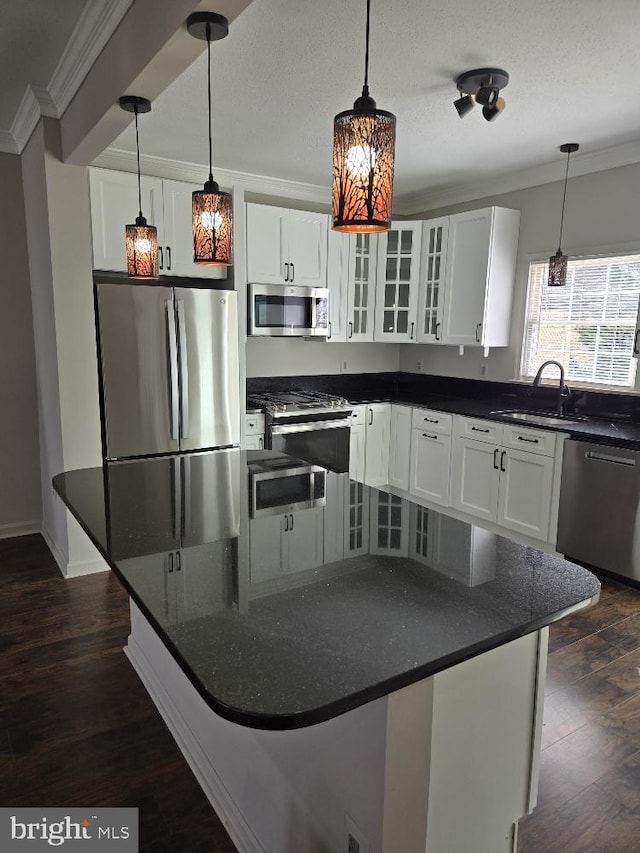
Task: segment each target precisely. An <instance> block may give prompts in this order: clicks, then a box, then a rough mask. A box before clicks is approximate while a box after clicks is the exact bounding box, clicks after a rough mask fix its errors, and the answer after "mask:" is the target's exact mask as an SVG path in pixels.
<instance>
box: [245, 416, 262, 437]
mask: <svg viewBox="0 0 640 853" xmlns="http://www.w3.org/2000/svg"><path fill="white" fill-rule="evenodd" d="M262 433H264V415H263V414H262V413H261V412H257V413H255V414H251V415H245V416H244V434H245V435H262Z"/></svg>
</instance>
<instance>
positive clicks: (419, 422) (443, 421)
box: [411, 409, 453, 435]
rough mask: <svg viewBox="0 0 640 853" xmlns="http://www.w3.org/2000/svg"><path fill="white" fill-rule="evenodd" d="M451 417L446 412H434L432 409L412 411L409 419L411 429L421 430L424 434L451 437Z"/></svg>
mask: <svg viewBox="0 0 640 853" xmlns="http://www.w3.org/2000/svg"><path fill="white" fill-rule="evenodd" d="M452 426H453V415H449V414H447V413H446V412H436V411H434V410H433V409H414V410H413V415H412V418H411V427H412V429H423V430H424V431H425V432H437V433H442V434H443V435H451V429H452Z"/></svg>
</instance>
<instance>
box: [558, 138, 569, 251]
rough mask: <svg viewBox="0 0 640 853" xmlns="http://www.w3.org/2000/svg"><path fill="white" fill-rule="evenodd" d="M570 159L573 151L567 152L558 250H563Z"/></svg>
mask: <svg viewBox="0 0 640 853" xmlns="http://www.w3.org/2000/svg"><path fill="white" fill-rule="evenodd" d="M569 157H571V151H567V170H566V172H565V175H564V193H563V194H562V213H561V214H560V242H559V243H558V249H561V248H562V229H563V227H564V204H565V202H566V200H567V181H568V180H569Z"/></svg>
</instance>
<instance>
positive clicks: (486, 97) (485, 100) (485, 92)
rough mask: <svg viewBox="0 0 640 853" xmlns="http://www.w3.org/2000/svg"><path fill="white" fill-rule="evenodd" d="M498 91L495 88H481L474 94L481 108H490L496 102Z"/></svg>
mask: <svg viewBox="0 0 640 853" xmlns="http://www.w3.org/2000/svg"><path fill="white" fill-rule="evenodd" d="M499 94H500V90H499V89H498V87H497V86H492V85H487V86H481V87H480V88H479V89H478V91H477V92H476V101H477V102H478V103H479V104H480V106H482V107H492V106H493V105H494V104H495V102H496V101H497V100H498V95H499Z"/></svg>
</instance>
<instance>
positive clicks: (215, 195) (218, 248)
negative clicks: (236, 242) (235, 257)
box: [192, 181, 233, 267]
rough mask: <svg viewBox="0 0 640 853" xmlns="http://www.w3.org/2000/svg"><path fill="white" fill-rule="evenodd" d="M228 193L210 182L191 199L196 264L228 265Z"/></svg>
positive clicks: (230, 220) (231, 228) (229, 232)
mask: <svg viewBox="0 0 640 853" xmlns="http://www.w3.org/2000/svg"><path fill="white" fill-rule="evenodd" d="M231 205H232V202H231V195H230V194H229V193H225V192H220V190H219V188H218V185H217V184H216V183H215V181H214V182H213V186H210V185H209V182H208V181H207V183H206V184H205V187H204V190H196V191H195V192H194V193H193V195H192V212H193V260H194V261H195V263H197V264H205V265H208V266H221V267H226V266H230V265H231V254H232V249H233V245H232V234H233V217H232V206H231Z"/></svg>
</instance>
